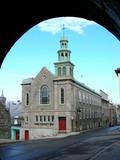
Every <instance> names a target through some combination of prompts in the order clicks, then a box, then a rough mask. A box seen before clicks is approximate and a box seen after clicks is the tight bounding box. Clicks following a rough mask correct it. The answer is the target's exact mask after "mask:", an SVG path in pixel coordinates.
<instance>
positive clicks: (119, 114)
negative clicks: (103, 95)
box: [116, 105, 120, 125]
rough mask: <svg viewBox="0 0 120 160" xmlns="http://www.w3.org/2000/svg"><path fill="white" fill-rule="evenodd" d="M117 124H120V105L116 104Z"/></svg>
mask: <svg viewBox="0 0 120 160" xmlns="http://www.w3.org/2000/svg"><path fill="white" fill-rule="evenodd" d="M116 116H117V125H120V105H116Z"/></svg>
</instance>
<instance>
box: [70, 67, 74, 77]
mask: <svg viewBox="0 0 120 160" xmlns="http://www.w3.org/2000/svg"><path fill="white" fill-rule="evenodd" d="M70 75H71V76H73V70H72V68H70Z"/></svg>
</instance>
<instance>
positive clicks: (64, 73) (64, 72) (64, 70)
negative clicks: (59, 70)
mask: <svg viewBox="0 0 120 160" xmlns="http://www.w3.org/2000/svg"><path fill="white" fill-rule="evenodd" d="M65 75H66V67H63V76H65Z"/></svg>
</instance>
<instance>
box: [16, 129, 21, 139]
mask: <svg viewBox="0 0 120 160" xmlns="http://www.w3.org/2000/svg"><path fill="white" fill-rule="evenodd" d="M19 135H20V132H19V130H16V140H19Z"/></svg>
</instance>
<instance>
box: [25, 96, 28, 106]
mask: <svg viewBox="0 0 120 160" xmlns="http://www.w3.org/2000/svg"><path fill="white" fill-rule="evenodd" d="M25 101H26V106H28V105H29V93H26V97H25Z"/></svg>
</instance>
